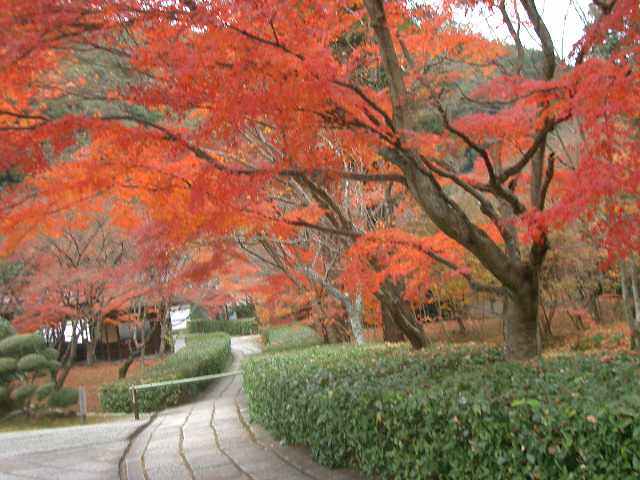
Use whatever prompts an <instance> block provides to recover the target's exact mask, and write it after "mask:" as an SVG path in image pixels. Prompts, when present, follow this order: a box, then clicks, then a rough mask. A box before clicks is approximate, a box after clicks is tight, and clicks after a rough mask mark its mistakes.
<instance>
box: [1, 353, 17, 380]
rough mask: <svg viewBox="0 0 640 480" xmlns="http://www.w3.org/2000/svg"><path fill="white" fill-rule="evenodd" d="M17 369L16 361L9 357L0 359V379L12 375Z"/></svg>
mask: <svg viewBox="0 0 640 480" xmlns="http://www.w3.org/2000/svg"><path fill="white" fill-rule="evenodd" d="M17 369H18V361H17V360H16V359H15V358H11V357H0V378H2V377H3V376H4V375H9V374H11V373H14V372H15V371H16V370H17Z"/></svg>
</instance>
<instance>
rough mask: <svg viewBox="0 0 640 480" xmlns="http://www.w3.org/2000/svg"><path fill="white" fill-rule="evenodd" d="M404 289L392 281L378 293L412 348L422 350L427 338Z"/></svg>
mask: <svg viewBox="0 0 640 480" xmlns="http://www.w3.org/2000/svg"><path fill="white" fill-rule="evenodd" d="M402 291H403V289H402V287H401V286H400V285H398V284H394V283H393V282H392V281H391V280H390V279H387V280H385V281H384V283H383V284H382V286H381V287H380V291H379V292H378V294H377V296H378V300H380V301H381V302H383V303H384V306H385V308H386V309H387V310H388V313H389V315H390V316H391V318H392V319H393V322H394V323H395V324H396V326H397V327H398V328H399V329H400V331H402V333H403V334H404V335H405V336H406V337H407V339H408V340H409V342H410V343H411V346H412V347H413V348H414V349H416V350H420V349H422V348H425V347H426V346H427V337H426V335H425V334H424V330H423V329H422V326H421V325H420V324H418V323H417V321H416V317H415V314H414V312H413V309H412V308H411V305H409V303H408V302H407V301H406V300H405V299H404V298H403V295H402Z"/></svg>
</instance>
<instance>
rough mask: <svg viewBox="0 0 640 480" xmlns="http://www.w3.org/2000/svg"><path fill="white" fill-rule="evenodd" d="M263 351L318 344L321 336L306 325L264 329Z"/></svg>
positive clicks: (277, 350) (278, 350)
mask: <svg viewBox="0 0 640 480" xmlns="http://www.w3.org/2000/svg"><path fill="white" fill-rule="evenodd" d="M262 336H263V340H264V351H265V352H280V351H283V350H292V349H297V348H306V347H312V346H314V345H320V344H321V343H322V338H320V336H319V335H318V334H317V333H316V332H315V330H313V329H312V328H310V327H308V326H306V325H289V326H286V327H273V328H268V329H266V330H265V331H264V332H263V334H262Z"/></svg>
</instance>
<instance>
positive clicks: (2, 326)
mask: <svg viewBox="0 0 640 480" xmlns="http://www.w3.org/2000/svg"><path fill="white" fill-rule="evenodd" d="M15 334H16V330H15V329H14V328H13V327H12V326H11V322H9V320H6V319H4V318H2V317H0V340H4V339H5V338H7V337H10V336H11V335H15Z"/></svg>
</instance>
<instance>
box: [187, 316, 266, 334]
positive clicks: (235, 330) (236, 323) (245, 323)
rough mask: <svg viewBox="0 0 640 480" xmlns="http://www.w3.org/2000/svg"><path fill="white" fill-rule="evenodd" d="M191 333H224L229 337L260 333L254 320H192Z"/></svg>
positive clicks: (189, 327) (190, 324)
mask: <svg viewBox="0 0 640 480" xmlns="http://www.w3.org/2000/svg"><path fill="white" fill-rule="evenodd" d="M188 329H189V333H211V332H224V333H228V334H229V335H232V336H236V335H254V334H256V333H258V322H257V321H256V320H255V319H254V318H242V319H237V320H210V319H207V318H205V319H199V320H196V319H191V320H189V323H188Z"/></svg>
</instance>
